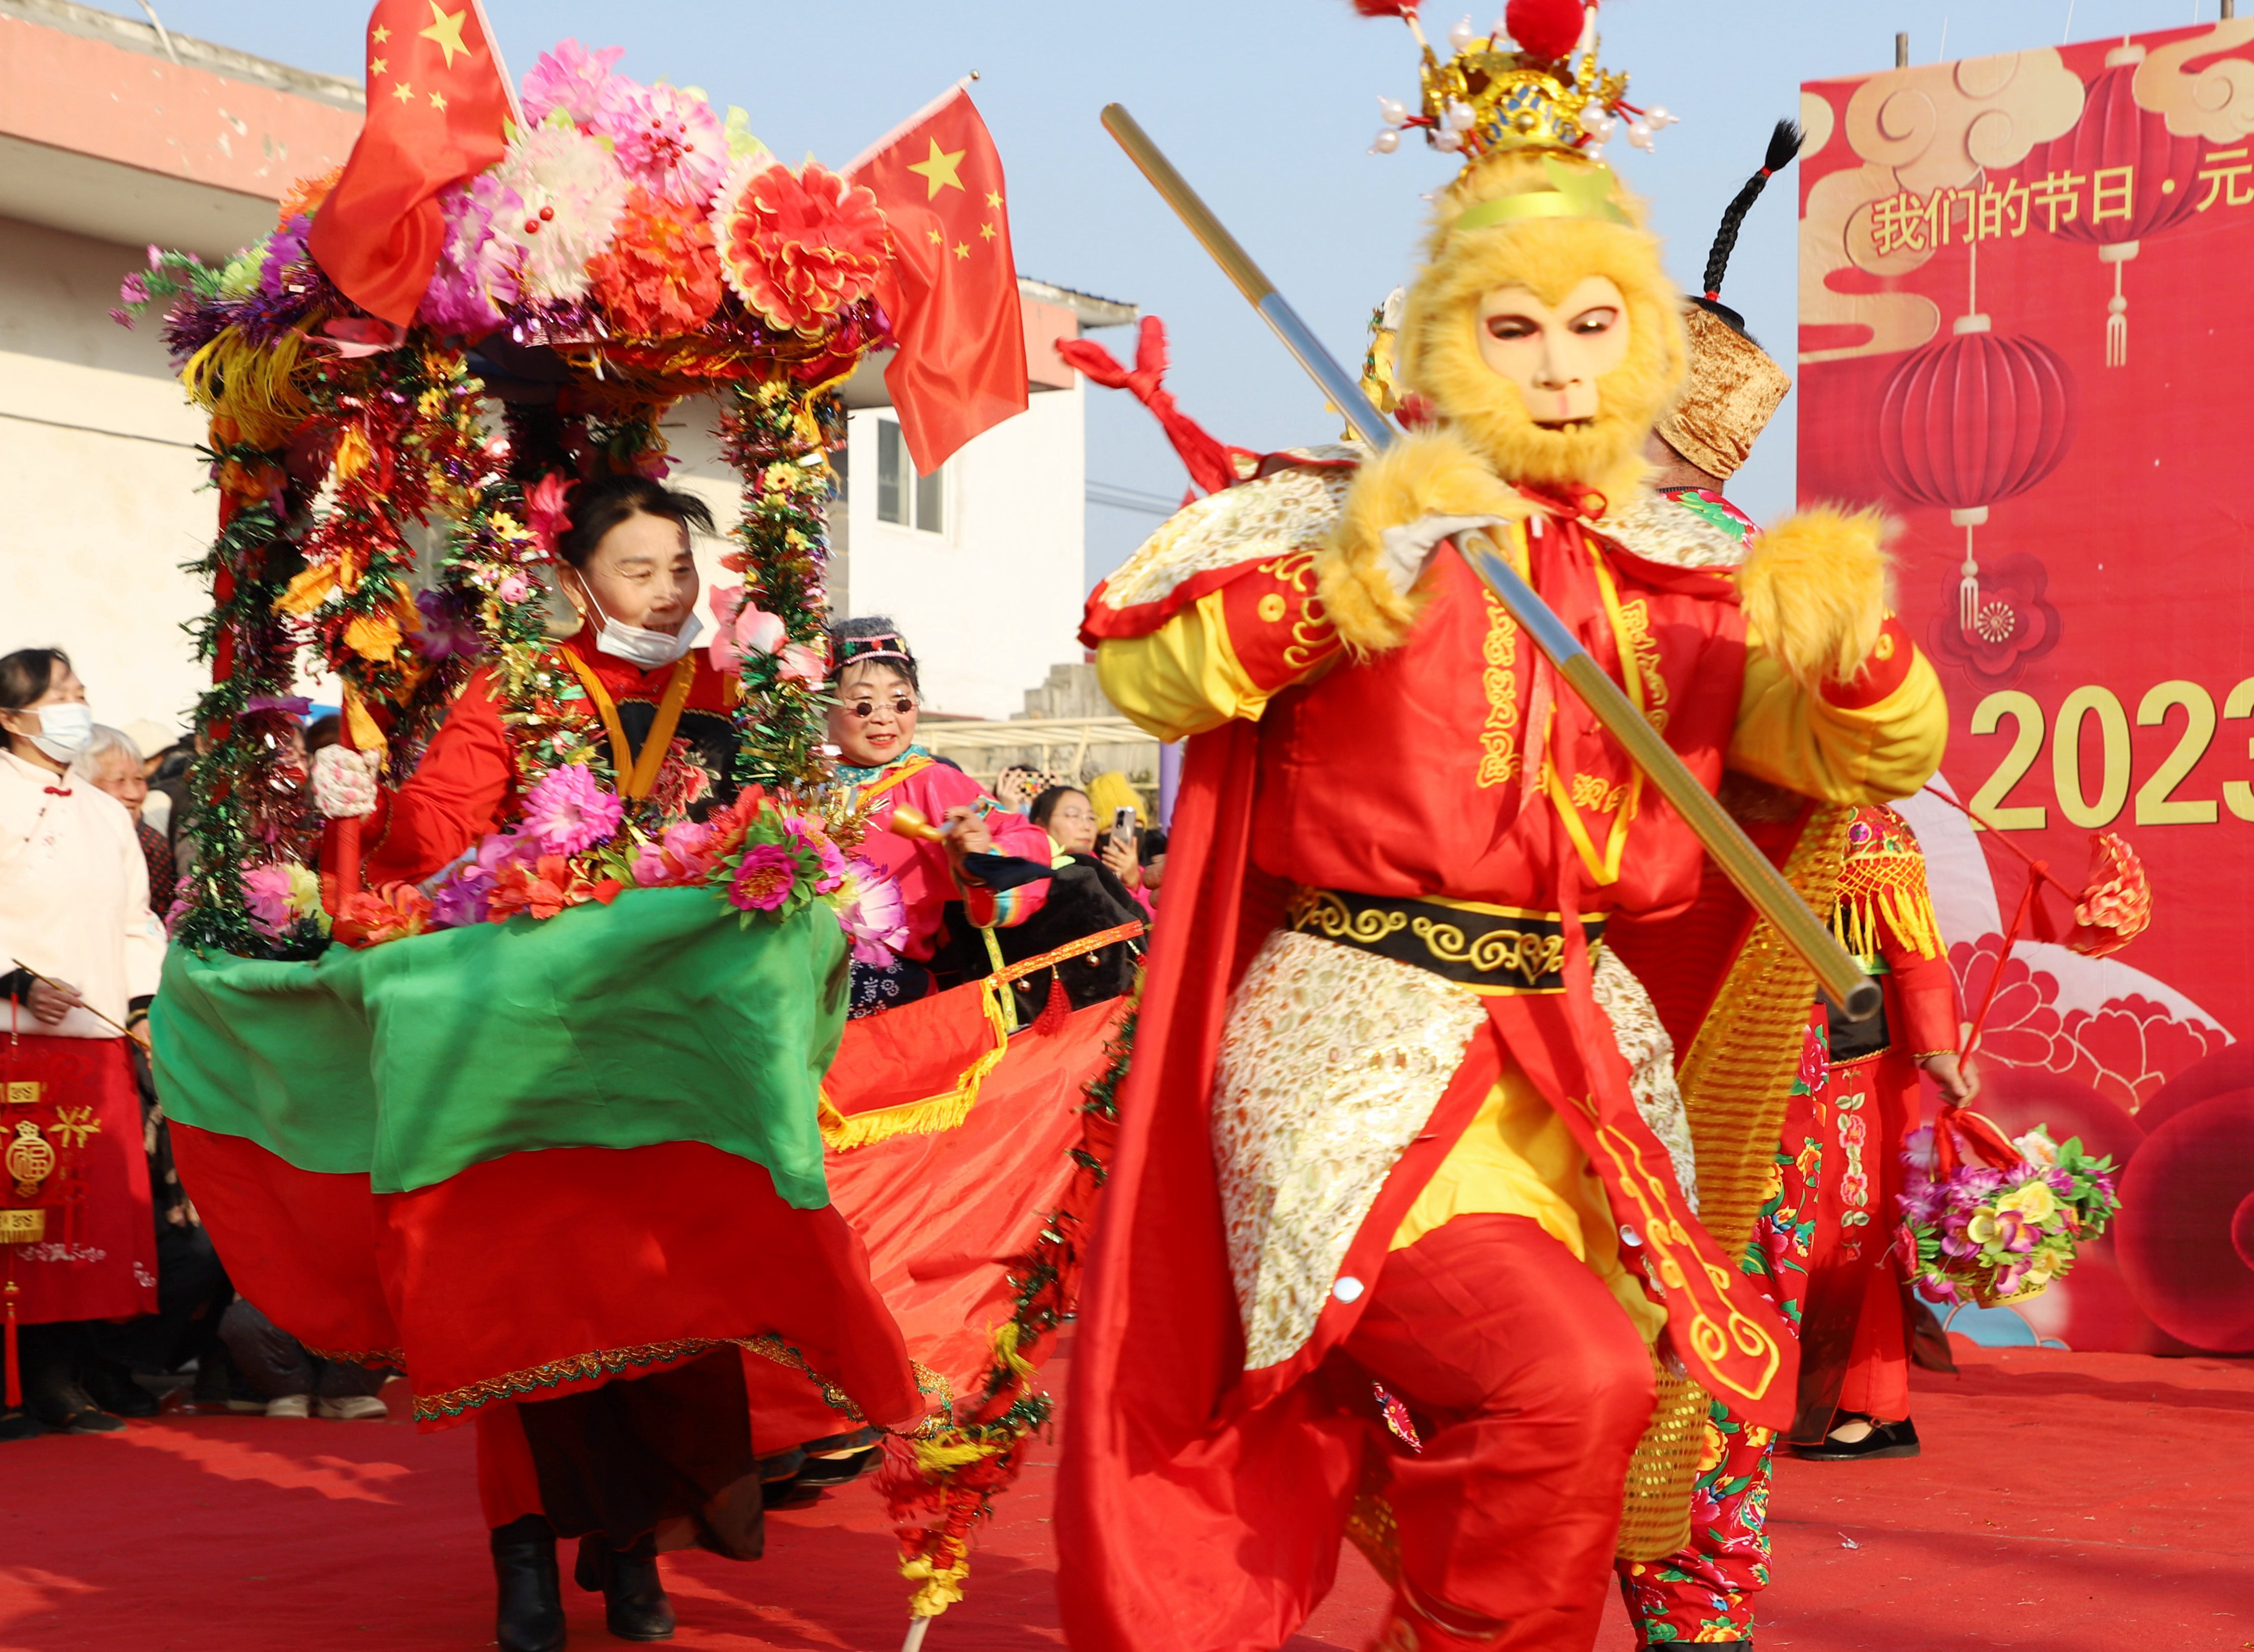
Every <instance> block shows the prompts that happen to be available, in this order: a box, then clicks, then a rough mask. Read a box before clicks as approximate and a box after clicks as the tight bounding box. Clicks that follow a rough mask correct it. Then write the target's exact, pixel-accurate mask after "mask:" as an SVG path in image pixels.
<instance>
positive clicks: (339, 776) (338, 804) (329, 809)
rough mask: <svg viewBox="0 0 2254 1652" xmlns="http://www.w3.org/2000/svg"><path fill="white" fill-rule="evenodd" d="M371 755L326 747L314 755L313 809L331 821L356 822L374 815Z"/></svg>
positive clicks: (374, 759) (336, 747)
mask: <svg viewBox="0 0 2254 1652" xmlns="http://www.w3.org/2000/svg"><path fill="white" fill-rule="evenodd" d="M375 763H376V756H375V753H373V752H353V751H347V750H346V748H345V747H343V746H323V747H322V748H321V749H320V750H319V751H318V752H316V753H313V807H314V808H316V809H319V810H320V811H321V813H322V814H324V815H325V816H328V817H329V818H330V819H331V820H358V819H359V818H360V816H363V815H372V814H374V812H375Z"/></svg>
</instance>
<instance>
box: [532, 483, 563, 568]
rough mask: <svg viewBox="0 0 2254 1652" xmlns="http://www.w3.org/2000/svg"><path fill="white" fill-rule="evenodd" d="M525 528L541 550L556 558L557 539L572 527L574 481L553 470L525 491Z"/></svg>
mask: <svg viewBox="0 0 2254 1652" xmlns="http://www.w3.org/2000/svg"><path fill="white" fill-rule="evenodd" d="M524 525H525V527H526V528H527V529H528V531H529V532H530V533H531V535H532V537H533V540H534V542H535V543H536V544H538V545H539V547H540V549H542V551H543V552H544V553H546V555H547V556H549V557H550V558H553V557H554V556H555V555H556V535H559V534H562V533H564V532H566V531H567V530H568V529H569V528H570V526H571V482H570V478H568V477H566V476H565V475H564V474H563V472H561V471H550V472H548V474H546V475H545V476H543V477H542V478H541V479H539V480H538V481H536V482H535V483H533V485H532V486H529V487H528V488H526V489H525V490H524Z"/></svg>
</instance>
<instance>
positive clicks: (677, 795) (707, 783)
mask: <svg viewBox="0 0 2254 1652" xmlns="http://www.w3.org/2000/svg"><path fill="white" fill-rule="evenodd" d="M711 793H712V774H711V770H709V769H707V768H706V767H704V759H703V758H702V756H701V755H700V754H699V753H698V752H697V743H696V742H695V741H693V740H684V739H675V740H674V741H673V742H672V744H670V745H669V746H667V747H666V748H665V757H664V759H663V760H662V761H661V762H660V763H659V764H658V766H657V777H656V779H655V780H653V781H650V783H649V803H650V806H651V807H652V808H654V809H656V810H657V812H658V813H659V814H660V815H662V816H665V817H666V818H667V819H673V818H676V817H677V816H682V815H685V814H687V813H688V812H689V810H690V807H691V806H693V805H695V804H697V803H701V802H704V799H705V798H707V797H709V796H711Z"/></svg>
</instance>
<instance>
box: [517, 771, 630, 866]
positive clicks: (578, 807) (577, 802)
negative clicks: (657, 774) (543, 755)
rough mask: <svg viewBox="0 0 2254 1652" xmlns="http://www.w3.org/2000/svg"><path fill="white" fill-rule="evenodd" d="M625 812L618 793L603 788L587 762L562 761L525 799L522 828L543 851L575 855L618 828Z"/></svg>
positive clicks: (546, 853)
mask: <svg viewBox="0 0 2254 1652" xmlns="http://www.w3.org/2000/svg"><path fill="white" fill-rule="evenodd" d="M624 812H625V811H624V809H623V808H622V807H621V805H620V802H619V800H618V795H617V794H616V793H614V792H610V791H606V789H604V787H603V783H602V782H601V781H598V780H597V779H596V778H595V776H594V774H593V773H592V772H591V770H589V769H588V768H587V767H586V766H585V765H584V764H581V763H563V764H559V765H557V766H556V767H554V768H552V769H550V770H549V771H548V774H546V776H545V777H544V778H542V781H541V782H540V784H539V785H537V786H535V787H534V788H532V792H531V795H529V796H528V797H527V798H526V799H525V800H524V822H523V824H522V826H521V828H520V829H519V830H521V832H522V834H523V836H524V837H526V838H528V839H529V840H531V841H532V842H535V843H536V844H539V846H540V852H541V853H542V854H543V855H576V854H577V853H578V852H579V851H581V850H583V849H587V848H591V847H592V846H593V845H594V844H598V843H601V842H602V841H603V840H604V839H605V838H606V837H609V836H610V835H611V834H612V833H613V832H615V831H616V830H618V829H619V820H620V816H622V815H623V814H624Z"/></svg>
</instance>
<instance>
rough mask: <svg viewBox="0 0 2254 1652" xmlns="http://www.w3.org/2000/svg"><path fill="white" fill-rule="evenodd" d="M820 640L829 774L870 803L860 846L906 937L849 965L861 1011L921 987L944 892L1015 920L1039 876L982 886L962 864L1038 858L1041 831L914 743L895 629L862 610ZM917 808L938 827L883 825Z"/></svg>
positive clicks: (1037, 890) (905, 998) (1045, 857)
mask: <svg viewBox="0 0 2254 1652" xmlns="http://www.w3.org/2000/svg"><path fill="white" fill-rule="evenodd" d="M830 659H831V662H832V664H831V667H830V689H831V691H832V692H833V693H834V694H835V695H836V697H837V699H836V703H835V704H833V705H832V706H831V708H830V744H831V745H833V746H836V747H837V753H838V757H837V778H838V781H839V782H840V783H841V784H843V785H844V786H847V787H849V788H851V795H852V797H853V799H854V800H855V801H856V802H863V803H866V804H867V805H868V806H869V827H870V830H869V834H868V836H867V837H865V838H864V839H863V840H862V844H861V852H862V853H863V854H864V855H865V856H867V857H868V858H870V859H872V860H874V861H876V862H877V863H878V864H879V865H881V866H883V867H884V868H885V870H886V872H890V873H891V874H892V877H893V881H894V883H896V884H897V885H898V886H899V888H900V900H901V903H902V905H903V906H904V907H905V908H906V917H907V932H908V933H907V942H906V943H905V944H903V945H902V946H901V947H900V949H899V950H900V957H899V959H898V960H897V961H896V962H895V963H893V965H892V966H891V967H890V968H888V969H872V968H870V967H869V966H867V965H865V964H859V963H857V964H855V965H854V966H853V1008H852V1013H853V1014H855V1015H857V1016H858V1015H867V1014H870V1013H872V1012H874V1011H877V1010H883V1009H889V1008H891V1007H892V1006H893V1005H899V1004H906V1003H908V1002H910V1001H912V1000H914V999H916V998H921V997H923V996H924V994H926V993H927V992H928V991H931V990H932V985H933V983H932V977H931V970H930V968H929V965H930V961H931V957H932V954H933V952H934V950H935V949H936V948H937V947H938V946H939V945H940V944H941V943H942V942H943V941H944V940H945V939H946V935H945V934H944V930H945V922H944V919H945V912H946V907H947V903H948V902H949V901H951V900H960V901H962V902H963V909H964V914H965V915H966V916H967V917H968V918H969V920H970V923H971V924H972V925H973V926H974V927H976V928H980V929H992V928H1008V927H1010V926H1012V925H1015V924H1020V923H1023V922H1025V921H1026V919H1028V918H1030V917H1032V916H1033V914H1034V913H1035V912H1036V911H1038V910H1039V909H1040V904H1041V902H1042V900H1043V899H1044V898H1045V897H1046V895H1047V889H1048V886H1047V883H1046V882H1042V881H1035V882H1032V883H1026V884H1020V885H1019V886H1017V887H1015V888H1011V889H995V888H991V887H989V886H987V885H986V884H984V883H983V882H981V881H980V880H979V879H977V878H976V877H975V876H973V875H972V874H971V873H970V872H968V871H966V870H965V860H966V858H967V857H969V856H971V855H975V854H987V855H1009V856H1015V857H1018V858H1023V859H1026V860H1029V861H1032V862H1033V863H1034V864H1035V865H1040V866H1043V867H1046V866H1047V865H1048V864H1049V860H1050V850H1049V840H1048V834H1047V833H1046V832H1044V831H1042V830H1041V829H1040V827H1038V826H1036V825H1034V824H1033V823H1032V822H1030V821H1028V820H1026V818H1025V817H1024V816H1019V815H1013V814H1012V813H1010V812H1009V811H1007V810H1006V809H1004V808H1003V807H1002V806H1001V804H1000V803H998V802H996V801H995V799H994V798H993V796H992V795H991V794H989V793H988V792H987V790H986V788H984V787H983V786H981V785H979V783H978V782H977V781H974V780H972V779H971V778H970V776H969V775H968V774H964V773H963V771H962V770H961V769H958V768H956V767H954V766H953V765H952V764H949V763H943V762H941V761H940V760H938V759H936V758H935V757H934V756H933V755H932V754H931V753H929V752H928V751H927V750H925V749H924V748H923V747H922V746H919V745H917V744H916V738H915V736H916V710H917V683H916V662H915V656H914V655H913V654H911V653H910V652H909V651H908V645H907V641H906V640H905V639H904V638H902V637H901V635H900V628H899V627H897V626H895V625H894V624H893V622H892V621H891V620H887V619H883V618H880V617H878V616H875V615H872V616H870V617H868V618H866V619H860V620H844V621H841V622H840V623H839V624H838V625H837V626H836V627H833V628H832V629H831V631H830ZM903 806H905V807H907V808H910V809H916V810H917V811H919V812H920V813H921V815H922V816H923V817H924V819H926V820H927V821H928V822H930V823H932V824H933V825H934V826H935V827H938V828H939V829H940V830H941V831H942V837H940V838H939V839H938V840H937V841H934V840H932V839H930V838H919V837H902V836H900V834H898V833H896V832H893V831H891V830H887V829H888V828H889V826H890V825H891V823H892V820H893V810H894V809H898V808H900V807H903Z"/></svg>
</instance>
